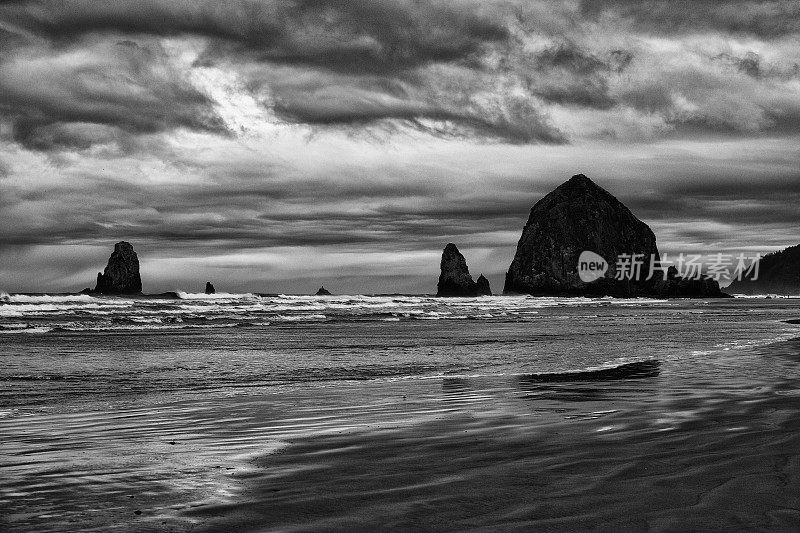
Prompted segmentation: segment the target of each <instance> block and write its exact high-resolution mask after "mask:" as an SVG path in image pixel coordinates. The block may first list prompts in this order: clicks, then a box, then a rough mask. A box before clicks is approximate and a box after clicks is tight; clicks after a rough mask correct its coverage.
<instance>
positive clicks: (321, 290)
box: [314, 285, 333, 296]
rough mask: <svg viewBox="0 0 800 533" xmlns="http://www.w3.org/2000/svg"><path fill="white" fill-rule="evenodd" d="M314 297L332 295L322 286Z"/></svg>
mask: <svg viewBox="0 0 800 533" xmlns="http://www.w3.org/2000/svg"><path fill="white" fill-rule="evenodd" d="M314 296H333V295H332V294H331V293H330V291H329V290H328V289H326V288H325V286H324V285H323V286H322V287H320V288H319V290H318V291H317V294H315V295H314Z"/></svg>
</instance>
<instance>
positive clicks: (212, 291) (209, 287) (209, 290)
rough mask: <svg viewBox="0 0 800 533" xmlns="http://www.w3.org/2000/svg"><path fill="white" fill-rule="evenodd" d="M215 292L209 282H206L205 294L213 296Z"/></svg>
mask: <svg viewBox="0 0 800 533" xmlns="http://www.w3.org/2000/svg"><path fill="white" fill-rule="evenodd" d="M216 292H217V290H216V289H215V288H214V285H212V283H211V282H210V281H206V294H215V293H216Z"/></svg>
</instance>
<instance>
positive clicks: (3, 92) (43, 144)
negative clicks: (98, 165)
mask: <svg viewBox="0 0 800 533" xmlns="http://www.w3.org/2000/svg"><path fill="white" fill-rule="evenodd" d="M0 113H3V114H5V115H6V116H7V117H8V118H9V119H10V120H11V121H12V123H13V138H14V140H16V141H17V142H19V143H21V144H22V145H24V146H26V147H29V148H34V149H39V150H48V149H53V148H56V149H58V148H75V149H85V148H88V147H90V146H92V145H94V144H97V143H108V142H113V141H117V142H119V143H123V142H124V141H125V140H126V136H127V135H135V134H142V133H155V132H160V131H165V130H168V129H172V128H176V127H185V128H190V129H197V130H204V131H211V132H215V133H225V131H226V128H225V126H224V124H223V122H222V120H221V119H220V118H219V117H218V116H217V115H216V113H215V112H214V110H213V108H212V105H211V101H210V100H209V99H208V97H206V96H205V95H203V94H202V93H200V92H198V91H197V90H196V89H195V88H194V87H192V86H191V85H190V84H189V83H188V82H187V81H186V80H185V79H183V77H182V76H181V74H180V73H178V72H176V71H174V70H173V69H172V68H170V66H169V65H168V64H167V62H166V60H165V57H164V54H163V51H161V49H160V48H159V47H158V46H157V45H154V44H153V45H149V46H142V45H139V44H136V43H133V42H131V41H121V42H117V43H116V44H113V45H105V44H102V43H101V44H87V45H85V46H81V47H70V48H67V49H61V50H58V51H53V50H45V51H42V50H39V49H33V50H31V49H24V50H20V51H18V53H17V54H15V55H11V56H10V57H6V59H5V60H4V61H3V62H2V63H0Z"/></svg>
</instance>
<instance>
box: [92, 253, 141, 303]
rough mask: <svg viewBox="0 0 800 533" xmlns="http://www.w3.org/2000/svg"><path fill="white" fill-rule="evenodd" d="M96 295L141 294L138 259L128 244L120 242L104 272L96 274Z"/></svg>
mask: <svg viewBox="0 0 800 533" xmlns="http://www.w3.org/2000/svg"><path fill="white" fill-rule="evenodd" d="M93 292H95V293H97V294H110V295H113V294H141V293H142V278H141V277H140V275H139V257H138V256H137V255H136V252H135V251H134V249H133V246H132V245H131V243H129V242H125V241H120V242H118V243H117V244H115V245H114V251H113V252H112V254H111V257H110V258H109V260H108V264H107V265H106V268H105V270H104V271H103V272H102V273H99V272H98V273H97V286H95V288H94V291H93Z"/></svg>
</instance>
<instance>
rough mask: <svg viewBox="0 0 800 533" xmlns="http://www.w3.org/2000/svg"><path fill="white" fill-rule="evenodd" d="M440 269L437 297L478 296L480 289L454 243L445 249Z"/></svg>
mask: <svg viewBox="0 0 800 533" xmlns="http://www.w3.org/2000/svg"><path fill="white" fill-rule="evenodd" d="M440 267H441V273H440V274H439V283H438V284H437V285H436V289H437V290H436V296H477V295H478V287H477V284H476V283H475V281H473V279H472V276H471V275H470V273H469V268H467V261H466V259H464V256H463V255H461V252H459V251H458V247H457V246H456V245H455V244H453V243H452V242H451V243H449V244H448V245H447V246H445V247H444V251H443V252H442V262H441V265H440ZM484 279H485V278H484ZM487 284H488V282H487Z"/></svg>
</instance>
